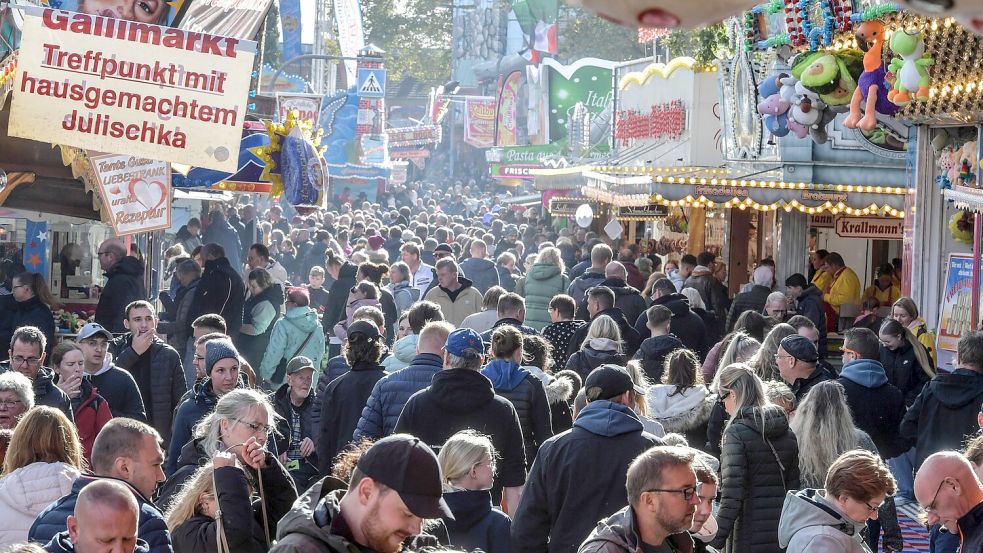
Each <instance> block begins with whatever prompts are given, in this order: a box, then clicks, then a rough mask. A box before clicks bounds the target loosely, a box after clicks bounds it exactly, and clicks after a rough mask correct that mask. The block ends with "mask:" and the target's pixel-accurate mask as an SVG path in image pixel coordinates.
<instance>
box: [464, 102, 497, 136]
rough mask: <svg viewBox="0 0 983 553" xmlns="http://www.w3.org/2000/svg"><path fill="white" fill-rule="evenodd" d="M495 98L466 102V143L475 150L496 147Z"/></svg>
mask: <svg viewBox="0 0 983 553" xmlns="http://www.w3.org/2000/svg"><path fill="white" fill-rule="evenodd" d="M495 116H496V112H495V98H492V97H482V96H478V97H472V98H467V99H465V100H464V141H465V142H466V143H468V144H470V145H472V146H474V147H475V148H490V147H491V146H494V145H495V120H496V117H495Z"/></svg>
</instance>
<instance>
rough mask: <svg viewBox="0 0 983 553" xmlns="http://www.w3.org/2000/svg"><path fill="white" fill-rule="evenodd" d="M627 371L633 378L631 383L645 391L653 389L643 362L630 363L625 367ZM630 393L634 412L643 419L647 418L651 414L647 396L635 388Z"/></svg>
mask: <svg viewBox="0 0 983 553" xmlns="http://www.w3.org/2000/svg"><path fill="white" fill-rule="evenodd" d="M625 370H627V371H628V375H629V376H631V382H632V384H634V385H635V386H638V387H639V388H642V389H643V390H648V389H649V388H651V387H652V383H651V382H649V379H648V376H646V375H645V370H644V369H642V362H641V361H629V362H628V363H627V365H625ZM628 391H629V392H630V393H629V394H628V395H629V396H630V397H631V408H632V410H633V411H635V413H637V414H639V415H641V416H643V417H647V416H648V414H649V402H648V400H646V398H645V395H644V394H640V393H638V392H636V391H635V389H634V388H632V389H631V390H628Z"/></svg>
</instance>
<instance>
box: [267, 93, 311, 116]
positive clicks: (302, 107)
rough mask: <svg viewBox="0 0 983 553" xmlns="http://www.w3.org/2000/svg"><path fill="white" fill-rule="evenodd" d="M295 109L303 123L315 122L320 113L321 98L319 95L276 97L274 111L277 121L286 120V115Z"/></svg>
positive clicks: (281, 95) (282, 95)
mask: <svg viewBox="0 0 983 553" xmlns="http://www.w3.org/2000/svg"><path fill="white" fill-rule="evenodd" d="M292 109H295V110H297V112H298V113H299V115H300V119H301V120H303V121H313V122H315V123H316V122H317V120H318V116H319V114H320V112H321V96H320V95H319V94H289V93H279V94H277V95H276V110H277V116H278V117H279V121H281V122H283V121H286V120H287V113H289V112H290V110H292Z"/></svg>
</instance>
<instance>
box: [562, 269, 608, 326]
mask: <svg viewBox="0 0 983 553" xmlns="http://www.w3.org/2000/svg"><path fill="white" fill-rule="evenodd" d="M602 282H604V271H603V270H601V271H596V272H595V271H590V270H589V271H587V272H586V273H584V274H582V275H580V276H578V277H576V278H574V280H573V282H571V283H570V286H568V287H567V294H568V295H569V296H570V297H571V298H573V301H575V302H577V318H578V319H581V320H583V319H587V318H588V313H587V291H588V290H590V289H591V288H593V287H595V286H598V285H599V284H601V283H602Z"/></svg>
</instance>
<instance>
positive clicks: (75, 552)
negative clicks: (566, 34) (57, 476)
mask: <svg viewBox="0 0 983 553" xmlns="http://www.w3.org/2000/svg"><path fill="white" fill-rule="evenodd" d="M137 513H138V506H137V502H136V500H135V499H133V496H132V495H131V494H130V492H129V491H128V490H127V489H126V486H124V485H123V484H120V483H119V482H112V481H109V480H103V481H101V482H96V483H94V484H92V485H91V486H88V487H87V488H86V489H85V490H82V493H80V494H79V498H78V503H77V504H76V506H75V512H74V514H71V515H69V516H68V518H67V519H66V525H67V527H68V528H67V530H65V531H64V532H61V533H60V534H58V535H57V536H55V537H54V538H52V539H51V541H50V542H48V544H47V545H45V546H44V548H45V550H46V551H48V552H49V553H103V552H106V551H111V552H112V553H134V551H140V552H145V551H148V549H147V543H146V542H144V541H143V540H141V539H139V538H137Z"/></svg>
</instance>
